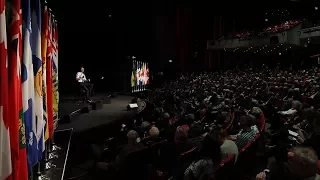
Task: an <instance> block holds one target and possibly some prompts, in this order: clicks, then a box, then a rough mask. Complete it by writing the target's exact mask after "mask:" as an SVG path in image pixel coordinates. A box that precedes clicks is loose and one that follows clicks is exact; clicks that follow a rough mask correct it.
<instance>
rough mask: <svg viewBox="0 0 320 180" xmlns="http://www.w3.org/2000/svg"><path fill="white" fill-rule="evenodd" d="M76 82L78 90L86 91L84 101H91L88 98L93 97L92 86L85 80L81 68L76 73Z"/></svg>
mask: <svg viewBox="0 0 320 180" xmlns="http://www.w3.org/2000/svg"><path fill="white" fill-rule="evenodd" d="M76 80H77V82H78V83H79V85H80V88H83V89H84V90H85V91H86V94H85V96H86V97H85V98H86V100H88V101H91V100H90V97H91V96H92V95H93V84H91V83H89V81H90V80H88V79H87V78H86V75H85V73H84V68H83V67H81V69H80V72H77V75H76Z"/></svg>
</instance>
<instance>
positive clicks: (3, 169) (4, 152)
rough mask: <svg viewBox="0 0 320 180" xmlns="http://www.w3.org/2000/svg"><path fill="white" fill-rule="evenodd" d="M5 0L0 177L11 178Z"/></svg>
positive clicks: (1, 0)
mask: <svg viewBox="0 0 320 180" xmlns="http://www.w3.org/2000/svg"><path fill="white" fill-rule="evenodd" d="M5 3H6V1H5V0H0V152H1V153H0V179H1V180H2V179H6V180H10V179H12V176H11V175H12V166H11V151H10V137H9V136H10V135H9V126H8V121H9V117H8V91H9V87H8V58H7V33H6V17H5V15H6V13H5Z"/></svg>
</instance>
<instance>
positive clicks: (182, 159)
mask: <svg viewBox="0 0 320 180" xmlns="http://www.w3.org/2000/svg"><path fill="white" fill-rule="evenodd" d="M196 155H197V148H196V147H194V148H192V149H190V150H188V151H186V152H183V153H181V154H180V156H179V158H178V166H180V165H183V164H185V163H192V161H193V160H195V158H196Z"/></svg>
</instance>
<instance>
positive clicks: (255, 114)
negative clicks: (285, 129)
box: [251, 107, 263, 118]
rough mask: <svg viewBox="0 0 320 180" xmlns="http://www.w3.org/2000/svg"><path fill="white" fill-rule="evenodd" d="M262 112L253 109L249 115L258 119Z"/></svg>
mask: <svg viewBox="0 0 320 180" xmlns="http://www.w3.org/2000/svg"><path fill="white" fill-rule="evenodd" d="M262 113H263V112H262V110H261V109H260V108H259V107H253V108H252V110H251V114H252V115H254V116H255V117H256V118H260V116H261V115H262Z"/></svg>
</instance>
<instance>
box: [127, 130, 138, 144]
mask: <svg viewBox="0 0 320 180" xmlns="http://www.w3.org/2000/svg"><path fill="white" fill-rule="evenodd" d="M127 138H128V144H135V143H137V138H138V133H137V131H135V130H130V131H129V132H128V133H127Z"/></svg>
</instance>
